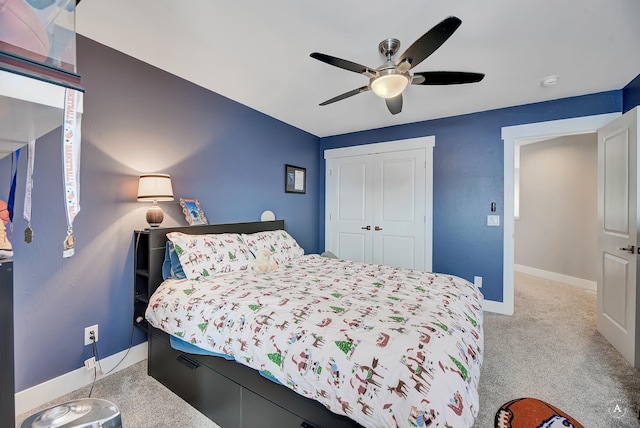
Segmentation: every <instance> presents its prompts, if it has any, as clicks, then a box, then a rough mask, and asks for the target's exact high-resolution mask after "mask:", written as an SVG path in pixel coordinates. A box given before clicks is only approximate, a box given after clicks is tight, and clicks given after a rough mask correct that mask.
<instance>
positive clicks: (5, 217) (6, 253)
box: [0, 200, 13, 259]
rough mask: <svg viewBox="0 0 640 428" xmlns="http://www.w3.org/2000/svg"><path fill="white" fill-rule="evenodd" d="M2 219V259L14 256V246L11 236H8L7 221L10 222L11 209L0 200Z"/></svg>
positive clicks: (0, 245)
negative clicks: (10, 240)
mask: <svg viewBox="0 0 640 428" xmlns="http://www.w3.org/2000/svg"><path fill="white" fill-rule="evenodd" d="M0 220H2V226H1V227H0V259H5V258H7V259H8V258H9V257H13V247H12V246H11V242H9V238H7V230H6V227H7V223H9V209H8V208H7V203H6V202H5V201H3V200H0Z"/></svg>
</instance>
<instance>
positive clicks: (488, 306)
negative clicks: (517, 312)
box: [482, 300, 513, 315]
mask: <svg viewBox="0 0 640 428" xmlns="http://www.w3.org/2000/svg"><path fill="white" fill-rule="evenodd" d="M482 310H483V311H485V312H493V313H496V314H502V315H513V308H509V306H508V305H506V304H505V303H504V302H495V301H493V300H485V301H483V302H482Z"/></svg>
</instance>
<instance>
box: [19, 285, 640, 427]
mask: <svg viewBox="0 0 640 428" xmlns="http://www.w3.org/2000/svg"><path fill="white" fill-rule="evenodd" d="M515 293H516V294H515V315H514V316H513V317H509V316H505V315H498V314H492V313H485V317H484V330H485V355H484V365H483V367H482V374H481V378H480V413H479V415H478V419H477V421H476V424H475V427H478V428H491V427H493V426H494V423H493V421H494V415H495V412H496V411H497V410H498V408H499V407H500V406H501V405H502V404H503V403H505V402H507V401H509V400H512V399H515V398H521V397H534V398H538V399H540V400H543V401H546V402H548V403H550V404H552V405H554V406H556V407H558V408H560V409H562V410H564V411H565V412H566V413H568V414H570V415H571V416H573V417H574V418H575V419H576V420H577V421H579V422H580V423H582V424H583V425H584V426H585V427H589V428H591V427H593V428H627V427H640V421H639V420H638V413H639V412H640V370H637V369H634V368H632V367H631V365H630V364H629V363H627V362H626V361H625V360H624V359H623V358H622V357H621V356H620V355H619V354H618V353H617V352H616V351H615V349H613V348H612V347H611V345H609V343H607V342H606V340H604V338H603V337H602V336H601V335H600V334H599V333H598V332H597V331H596V327H595V325H596V321H595V311H596V296H595V294H594V293H591V292H588V291H584V290H581V289H579V288H575V287H572V286H570V285H566V284H561V283H557V282H553V281H548V280H544V279H540V278H538V277H535V276H530V275H525V274H520V273H516V287H515ZM88 393H89V387H85V388H82V389H80V390H78V391H75V392H74V393H72V394H69V395H66V396H64V397H60V399H58V400H55V401H54V402H51V403H47V405H45V406H42V407H40V408H38V409H33V410H32V411H30V412H27V413H26V414H24V415H21V416H20V417H19V418H18V424H19V423H20V422H21V421H22V420H24V419H25V418H27V417H28V416H29V415H30V414H33V413H34V412H36V411H38V410H40V409H43V408H46V407H49V406H52V405H54V404H57V403H64V402H67V401H70V400H74V399H77V398H82V397H86V396H87V394H88ZM92 397H95V398H103V399H106V400H109V401H111V402H113V403H115V404H116V405H117V406H118V407H119V408H120V411H121V413H122V420H123V425H124V427H125V428H151V427H154V428H155V427H172V428H174V427H180V428H208V427H216V426H217V425H215V424H214V423H212V422H211V421H209V420H208V419H207V418H205V417H204V416H202V415H201V414H200V413H199V412H197V411H196V410H195V409H193V408H192V407H191V406H189V405H188V404H187V403H185V402H184V401H183V400H181V399H180V398H179V397H177V396H176V395H174V394H173V393H172V392H170V391H168V390H167V389H166V388H164V387H163V386H162V385H160V384H159V383H158V382H157V381H155V380H154V379H152V378H150V377H148V376H147V374H146V361H145V362H141V363H138V364H136V365H134V366H131V367H129V368H127V369H125V370H122V371H120V372H118V373H116V374H114V375H111V376H109V377H107V378H104V379H101V380H100V381H98V382H97V383H96V386H95V388H94V391H93V394H92ZM612 403H613V405H615V404H618V406H619V407H618V408H617V409H619V410H618V411H616V412H610V411H611V410H612V407H611V406H612ZM621 411H624V412H625V413H624V415H622V413H621ZM612 415H613V416H612ZM614 416H616V417H614ZM454 428H455V427H454Z"/></svg>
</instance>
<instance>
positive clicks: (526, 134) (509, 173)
mask: <svg viewBox="0 0 640 428" xmlns="http://www.w3.org/2000/svg"><path fill="white" fill-rule="evenodd" d="M620 115H621V113H608V114H599V115H594V116H585V117H577V118H573V119H562V120H554V121H549V122H539V123H529V124H524V125H518V126H506V127H503V128H502V140H503V141H504V229H503V231H504V235H503V253H502V254H503V262H502V271H503V272H502V275H503V284H502V300H503V303H504V304H505V305H506V307H507V308H508V311H507V312H506V313H507V314H509V315H511V314H513V276H514V275H513V272H514V264H515V262H514V229H515V225H514V222H515V219H514V200H513V196H514V187H513V186H514V173H515V171H514V169H515V163H514V162H515V160H514V152H515V146H516V141H518V142H520V141H523V140H525V141H526V140H533V139H540V138H553V137H559V136H562V135H575V134H587V133H593V132H597V131H598V129H599V128H601V127H602V126H604V125H606V124H607V123H609V122H611V121H612V120H613V119H615V118H617V117H619V116H620Z"/></svg>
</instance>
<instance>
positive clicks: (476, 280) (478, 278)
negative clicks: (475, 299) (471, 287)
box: [473, 276, 482, 288]
mask: <svg viewBox="0 0 640 428" xmlns="http://www.w3.org/2000/svg"><path fill="white" fill-rule="evenodd" d="M473 283H474V284H475V285H476V287H478V288H482V277H481V276H474V277H473Z"/></svg>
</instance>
